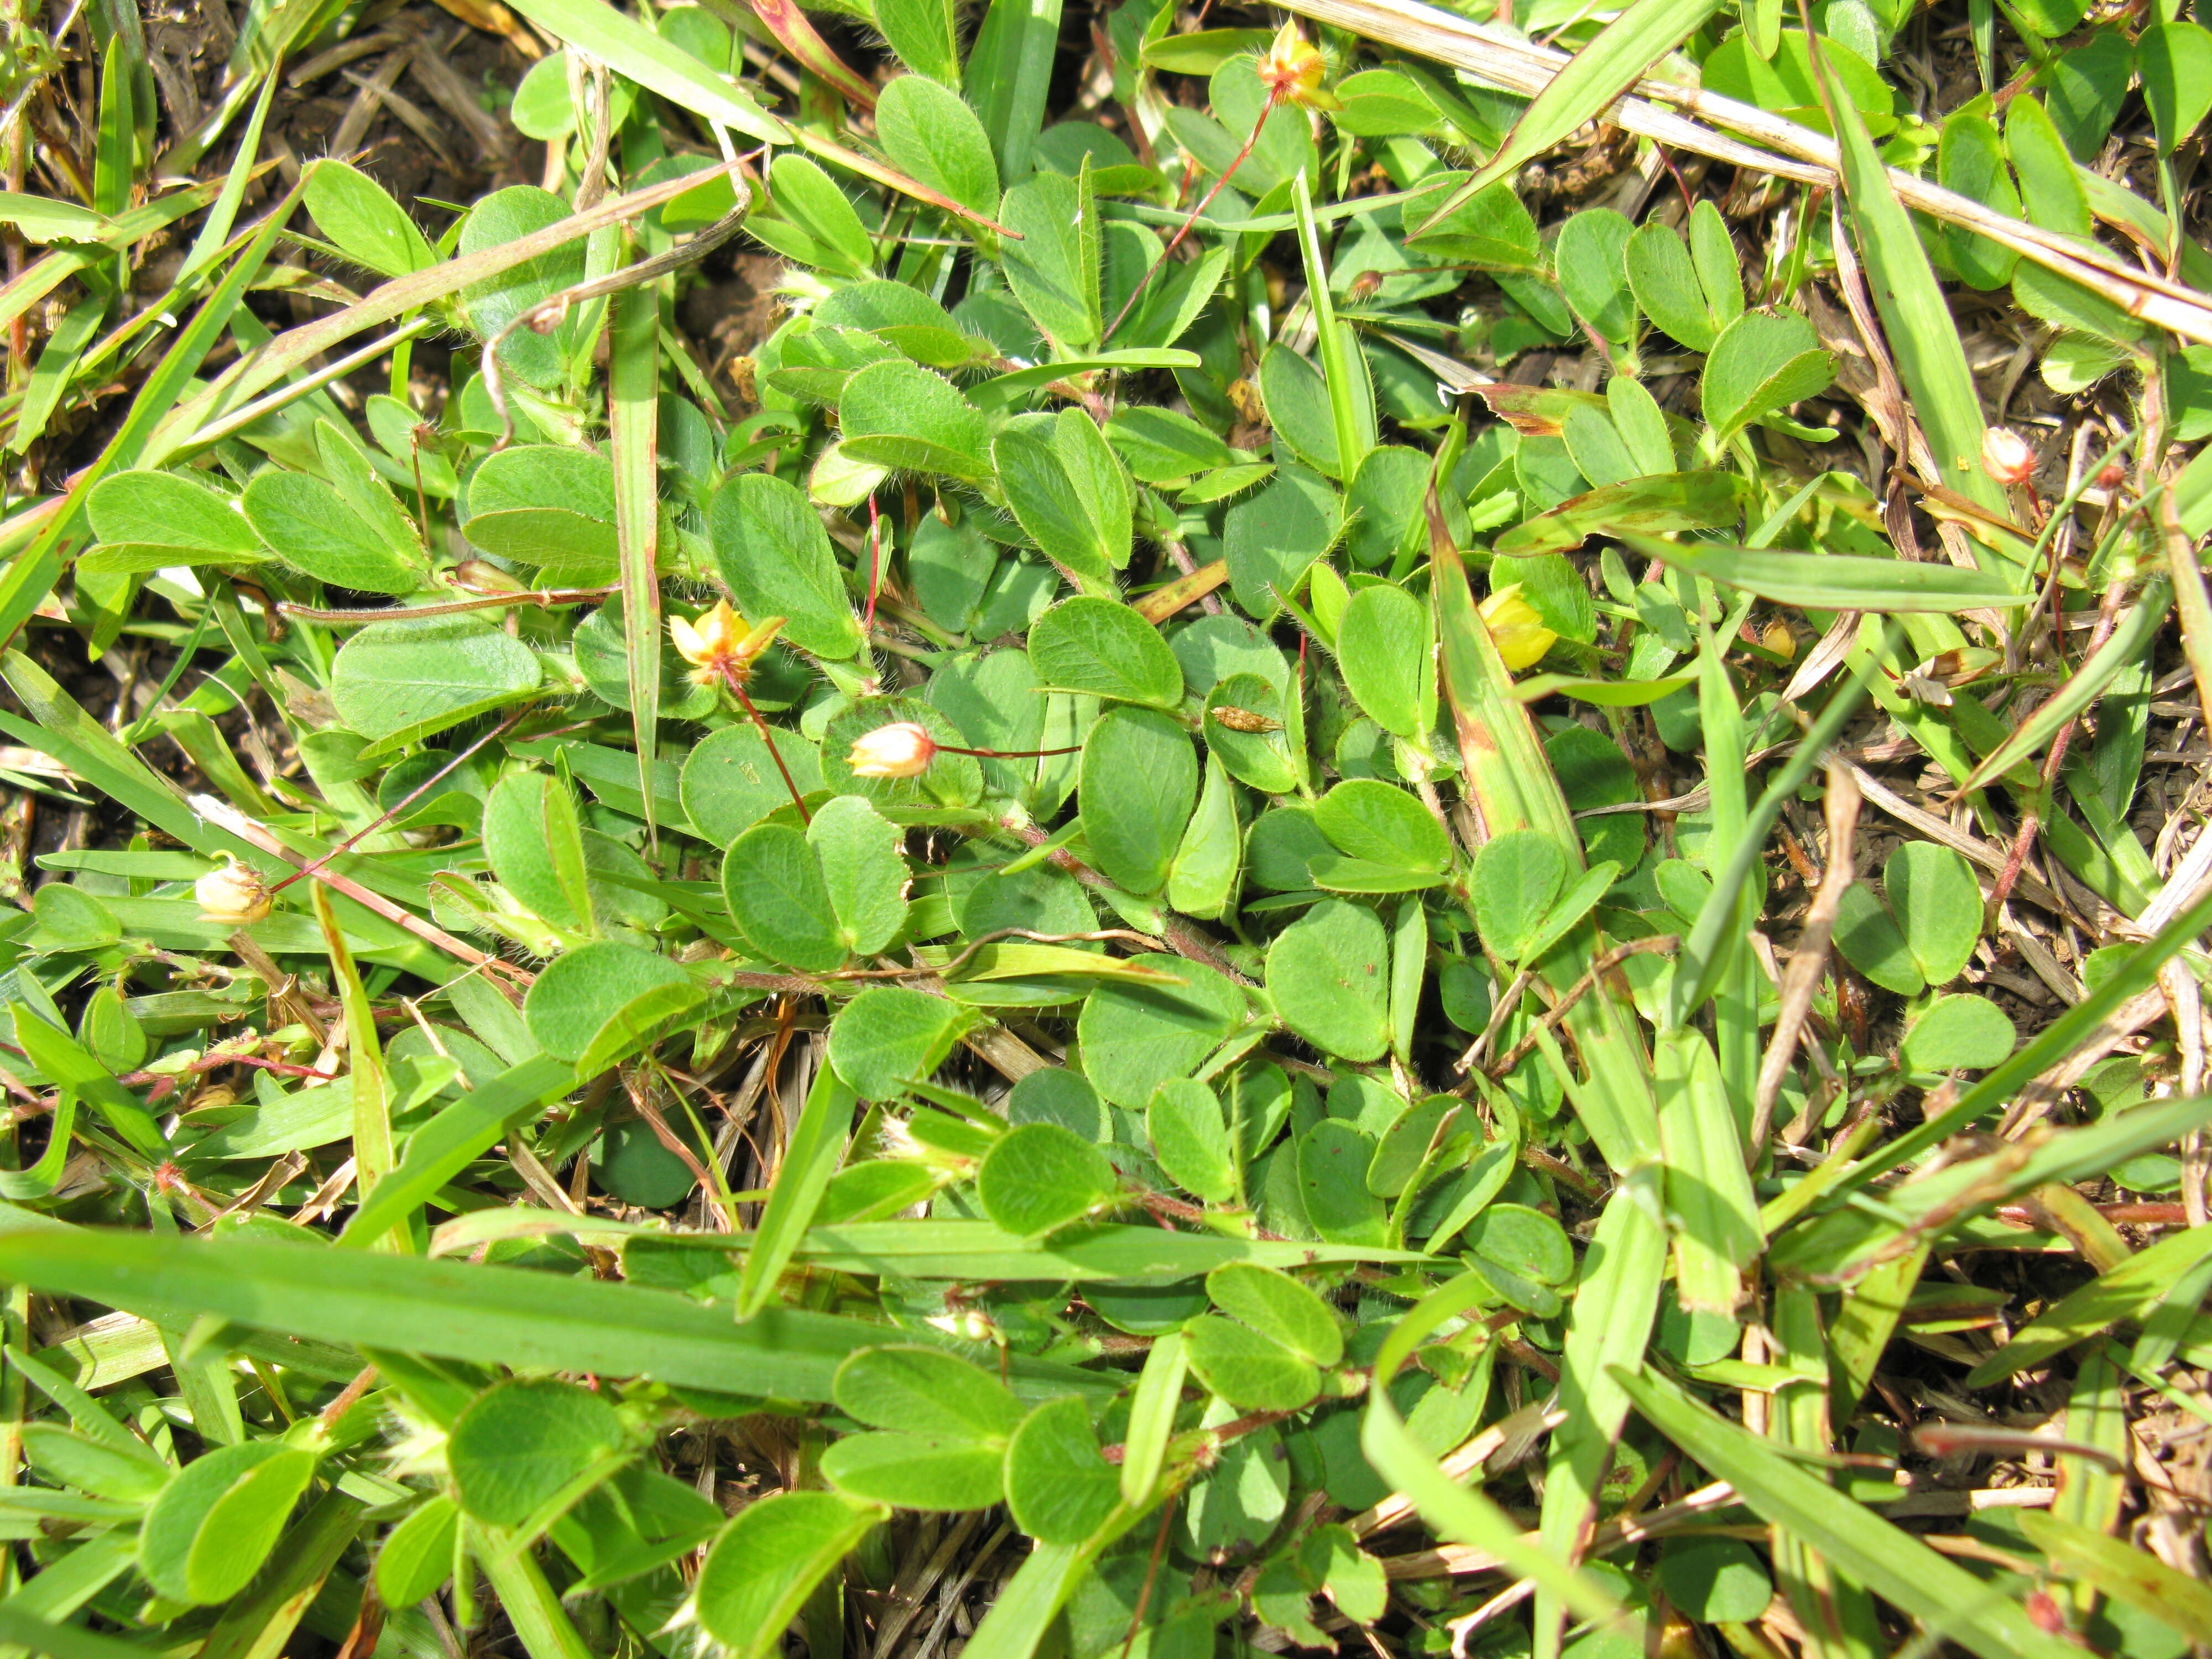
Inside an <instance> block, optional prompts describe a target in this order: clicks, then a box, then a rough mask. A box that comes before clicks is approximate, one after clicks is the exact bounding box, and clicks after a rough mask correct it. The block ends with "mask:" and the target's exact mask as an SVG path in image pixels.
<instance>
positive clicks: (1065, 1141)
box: [975, 1123, 1117, 1238]
mask: <svg viewBox="0 0 2212 1659" xmlns="http://www.w3.org/2000/svg"><path fill="white" fill-rule="evenodd" d="M1116 1185H1117V1183H1116V1182H1115V1176H1114V1166H1113V1165H1112V1164H1109V1163H1108V1162H1107V1161H1106V1154H1105V1153H1103V1152H1100V1151H1099V1150H1098V1148H1097V1146H1094V1145H1092V1144H1091V1142H1090V1141H1087V1140H1085V1139H1083V1138H1082V1137H1081V1136H1080V1135H1079V1134H1077V1133H1074V1132H1073V1130H1070V1129H1064V1128H1062V1127H1060V1125H1059V1124H1057V1123H1025V1124H1024V1125H1022V1126H1021V1127H1019V1128H1015V1129H1010V1130H1008V1131H1007V1132H1006V1133H1005V1134H1003V1135H1001V1136H1000V1138H999V1140H998V1143H997V1144H996V1145H995V1146H993V1147H992V1148H991V1150H990V1152H988V1153H987V1154H986V1155H985V1156H984V1158H983V1162H982V1163H981V1165H980V1166H978V1168H977V1169H976V1171H975V1199H976V1201H977V1202H978V1203H979V1204H981V1206H983V1213H984V1214H986V1215H987V1216H988V1217H990V1218H991V1219H992V1220H993V1221H994V1222H995V1223H996V1224H997V1225H1000V1226H1001V1227H1003V1228H1005V1229H1006V1231H1008V1232H1010V1233H1013V1234H1016V1235H1017V1236H1018V1237H1023V1238H1035V1237H1040V1236H1042V1234H1045V1233H1048V1232H1051V1231H1054V1230H1055V1229H1057V1228H1060V1227H1064V1226H1066V1225H1067V1224H1068V1223H1070V1222H1072V1221H1076V1220H1079V1219H1080V1218H1082V1217H1084V1216H1085V1215H1087V1214H1089V1213H1090V1212H1091V1211H1092V1210H1094V1209H1096V1208H1097V1206H1099V1205H1101V1204H1103V1203H1104V1202H1105V1201H1106V1200H1108V1199H1109V1198H1110V1197H1112V1196H1113V1194H1114V1192H1115V1188H1116Z"/></svg>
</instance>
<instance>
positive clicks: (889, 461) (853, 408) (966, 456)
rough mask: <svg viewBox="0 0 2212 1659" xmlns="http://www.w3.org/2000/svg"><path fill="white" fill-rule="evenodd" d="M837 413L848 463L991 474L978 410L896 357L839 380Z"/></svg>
mask: <svg viewBox="0 0 2212 1659" xmlns="http://www.w3.org/2000/svg"><path fill="white" fill-rule="evenodd" d="M934 84H935V83H934V82H928V81H924V80H923V79H922V78H921V76H918V75H908V76H901V77H900V78H899V79H898V80H897V81H895V82H892V83H891V85H892V88H894V89H895V88H898V87H902V86H933V85H934ZM938 90H939V92H940V93H942V94H943V95H944V96H945V97H948V98H949V97H951V94H950V93H945V92H944V89H943V88H938ZM886 101H888V99H887V100H886ZM879 113H880V112H879ZM837 416H838V421H839V424H840V427H841V428H842V433H843V436H842V439H841V440H840V446H841V447H842V450H843V453H845V454H846V455H848V456H849V457H851V458H852V459H854V460H856V461H866V462H868V463H870V464H872V465H876V466H889V467H899V468H906V469H911V470H912V471H916V472H943V473H947V474H950V475H951V477H956V478H987V477H990V476H991V473H992V470H993V469H992V465H991V462H990V459H989V458H988V452H989V447H990V445H989V429H988V426H987V422H985V420H984V418H983V416H982V415H981V413H980V412H979V411H978V410H976V408H975V405H974V404H971V403H969V401H968V399H967V398H964V397H963V396H962V395H961V394H960V392H959V390H958V388H957V387H956V386H953V384H952V382H951V381H950V380H946V379H945V377H944V376H943V375H942V374H935V373H933V371H931V370H929V369H927V368H922V367H921V365H920V364H919V363H910V362H907V360H906V359H905V358H903V357H895V358H891V359H890V360H889V361H887V362H876V363H870V364H869V365H868V366H867V367H866V368H862V369H860V370H857V371H856V372H855V373H854V374H853V376H852V378H851V379H849V380H847V381H846V382H845V387H844V391H843V392H842V395H841V396H840V397H839V398H838V400H837Z"/></svg>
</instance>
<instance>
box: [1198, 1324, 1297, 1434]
mask: <svg viewBox="0 0 2212 1659" xmlns="http://www.w3.org/2000/svg"><path fill="white" fill-rule="evenodd" d="M1183 1342H1184V1344H1185V1346H1186V1348H1187V1350H1188V1353H1189V1357H1190V1368H1191V1370H1192V1371H1194V1373H1195V1374H1196V1375H1197V1377H1198V1380H1199V1381H1200V1382H1201V1383H1204V1384H1205V1385H1206V1387H1207V1388H1208V1389H1212V1391H1213V1392H1214V1393H1215V1394H1216V1395H1219V1396H1220V1397H1221V1398H1222V1399H1224V1400H1225V1401H1228V1402H1229V1403H1230V1404H1231V1405H1232V1406H1236V1407H1240V1408H1241V1409H1243V1410H1245V1411H1257V1412H1283V1411H1295V1410H1296V1409H1297V1407H1301V1406H1303V1405H1304V1404H1305V1403H1306V1402H1307V1401H1310V1400H1311V1399H1312V1398H1313V1397H1314V1395H1316V1394H1317V1393H1319V1392H1320V1391H1321V1373H1320V1372H1319V1371H1318V1370H1316V1369H1315V1367H1314V1365H1313V1363H1312V1362H1311V1361H1310V1360H1306V1359H1302V1358H1299V1357H1298V1356H1297V1354H1294V1353H1292V1352H1291V1351H1290V1350H1289V1349H1288V1348H1285V1346H1283V1345H1282V1344H1281V1343H1279V1342H1277V1341H1275V1340H1273V1339H1272V1338H1270V1337H1267V1336H1263V1335H1261V1334H1260V1333H1259V1332H1258V1331H1255V1330H1253V1329H1251V1328H1249V1327H1248V1326H1244V1325H1239V1324H1237V1323H1235V1322H1232V1321H1230V1320H1226V1319H1223V1318H1221V1317H1220V1316H1218V1315H1214V1314H1204V1315H1201V1316H1199V1317H1198V1318H1196V1319H1194V1320H1192V1321H1191V1322H1190V1323H1189V1324H1188V1325H1186V1326H1184V1327H1183Z"/></svg>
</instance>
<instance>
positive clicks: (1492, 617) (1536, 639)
mask: <svg viewBox="0 0 2212 1659" xmlns="http://www.w3.org/2000/svg"><path fill="white" fill-rule="evenodd" d="M1482 620H1483V622H1484V623H1486V625H1487V626H1488V627H1489V629H1490V638H1491V642H1492V644H1494V645H1495V646H1497V647H1498V655H1499V656H1500V657H1502V658H1504V660H1505V665H1506V667H1508V668H1510V670H1512V671H1513V672H1515V673H1516V674H1517V673H1519V672H1520V671H1522V669H1524V668H1534V666H1535V665H1537V664H1538V663H1539V662H1541V661H1542V660H1543V657H1544V653H1546V652H1547V651H1549V650H1550V649H1551V648H1552V642H1553V641H1554V640H1556V639H1558V638H1559V635H1557V634H1555V633H1553V631H1552V630H1551V629H1548V628H1547V627H1545V626H1544V619H1543V617H1541V616H1539V615H1538V614H1537V612H1536V607H1535V606H1534V605H1531V604H1529V603H1528V600H1526V599H1522V597H1521V584H1520V583H1519V582H1509V583H1508V584H1507V585H1506V586H1504V587H1501V588H1499V589H1498V591H1497V592H1495V593H1492V595H1491V596H1490V597H1489V598H1488V599H1485V600H1484V601H1483V602H1482Z"/></svg>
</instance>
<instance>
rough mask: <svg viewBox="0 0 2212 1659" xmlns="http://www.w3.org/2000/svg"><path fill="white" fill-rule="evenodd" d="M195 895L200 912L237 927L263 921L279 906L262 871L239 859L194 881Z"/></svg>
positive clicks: (193, 894) (210, 919) (193, 890)
mask: <svg viewBox="0 0 2212 1659" xmlns="http://www.w3.org/2000/svg"><path fill="white" fill-rule="evenodd" d="M225 856H226V857H228V854H226V855H225ZM192 897H193V899H194V900H196V901H197V902H198V904H199V907H200V914H201V915H204V916H205V917H206V918H207V919H208V920H209V921H220V922H222V923H224V924H226V925H227V926H229V927H247V926H250V925H251V924H252V923H254V922H257V921H260V920H261V919H262V918H263V917H264V916H265V915H268V914H269V913H270V911H271V910H272V909H274V908H276V905H275V903H274V902H273V901H271V900H270V896H269V886H268V884H267V883H265V882H264V881H263V880H262V879H261V872H259V871H258V870H256V869H254V868H253V867H252V866H250V865H244V864H240V862H239V861H238V860H236V859H232V860H230V862H229V863H228V864H226V865H224V866H222V868H221V869H219V870H210V871H209V872H207V874H205V875H204V876H202V877H201V878H199V879H198V880H197V881H196V882H194V883H193V884H192Z"/></svg>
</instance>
